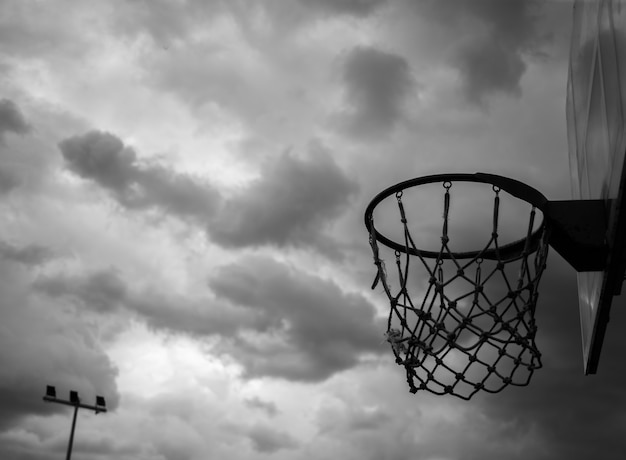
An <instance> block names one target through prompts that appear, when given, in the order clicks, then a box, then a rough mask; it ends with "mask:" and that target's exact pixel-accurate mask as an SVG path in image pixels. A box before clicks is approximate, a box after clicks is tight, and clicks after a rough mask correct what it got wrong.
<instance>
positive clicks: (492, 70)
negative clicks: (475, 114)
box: [416, 0, 547, 105]
mask: <svg viewBox="0 0 626 460" xmlns="http://www.w3.org/2000/svg"><path fill="white" fill-rule="evenodd" d="M416 6H417V8H418V9H419V11H420V12H422V13H424V14H426V15H427V16H428V17H432V18H434V19H436V20H437V21H439V22H441V23H442V24H444V25H445V26H447V27H449V28H450V29H451V30H452V29H457V30H459V31H464V29H466V28H468V27H470V28H471V29H470V32H469V33H466V32H463V33H461V34H460V36H463V37H464V38H463V41H462V42H461V43H460V46H459V48H458V49H457V51H456V53H454V57H453V60H452V64H453V65H454V66H455V67H456V68H457V69H458V70H459V71H460V73H461V76H462V78H463V91H464V94H465V96H466V98H467V100H468V101H469V102H471V103H474V104H478V105H483V104H485V98H486V97H488V96H489V95H490V94H493V93H498V92H500V93H506V94H512V95H519V94H520V92H521V87H520V81H521V78H522V75H523V74H524V72H525V71H526V62H525V59H526V58H527V57H529V56H530V55H532V54H536V53H537V51H538V49H539V46H540V45H541V44H542V43H544V42H545V41H546V38H547V36H546V35H540V34H539V32H538V28H537V22H538V18H539V15H538V14H537V13H538V8H539V7H540V5H539V4H538V2H536V1H533V0H510V1H501V0H475V1H465V0H449V1H427V2H420V3H419V4H417V3H416Z"/></svg>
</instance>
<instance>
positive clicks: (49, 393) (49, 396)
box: [43, 385, 107, 460]
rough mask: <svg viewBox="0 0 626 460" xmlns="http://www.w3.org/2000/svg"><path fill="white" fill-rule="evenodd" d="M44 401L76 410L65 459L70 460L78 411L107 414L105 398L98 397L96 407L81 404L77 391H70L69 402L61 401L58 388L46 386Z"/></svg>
mask: <svg viewBox="0 0 626 460" xmlns="http://www.w3.org/2000/svg"><path fill="white" fill-rule="evenodd" d="M43 400H44V401H46V402H54V403H58V404H63V405H65V406H72V407H73V408H74V417H73V418H72V430H71V431H70V440H69V442H68V445H67V455H66V457H65V458H66V460H70V457H71V455H72V446H73V444H74V430H75V429H76V416H77V415H78V409H89V410H92V411H94V412H95V413H96V414H98V413H100V412H107V409H106V401H105V399H104V396H100V395H97V396H96V404H95V405H91V404H83V403H81V402H80V398H79V396H78V392H77V391H74V390H71V391H70V399H69V400H66V399H60V398H57V392H56V388H54V386H52V385H46V395H45V396H44V397H43Z"/></svg>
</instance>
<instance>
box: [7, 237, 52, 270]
mask: <svg viewBox="0 0 626 460" xmlns="http://www.w3.org/2000/svg"><path fill="white" fill-rule="evenodd" d="M52 257H53V253H52V251H51V250H50V249H48V248H46V247H44V246H38V245H33V244H31V245H27V246H21V247H18V246H14V245H12V244H9V243H7V242H6V241H0V258H3V259H7V260H11V261H13V262H19V263H21V264H24V265H27V266H33V265H40V264H43V263H45V262H47V261H49V260H50V259H51V258H52Z"/></svg>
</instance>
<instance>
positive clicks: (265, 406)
mask: <svg viewBox="0 0 626 460" xmlns="http://www.w3.org/2000/svg"><path fill="white" fill-rule="evenodd" d="M244 404H245V405H246V406H248V407H250V408H252V409H258V410H261V411H263V412H265V413H266V414H267V415H269V416H270V417H274V416H275V415H276V414H278V409H277V408H276V404H274V403H273V402H271V401H264V400H263V399H260V398H257V397H253V398H249V399H246V400H244Z"/></svg>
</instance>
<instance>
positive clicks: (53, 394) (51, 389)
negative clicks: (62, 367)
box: [46, 385, 57, 398]
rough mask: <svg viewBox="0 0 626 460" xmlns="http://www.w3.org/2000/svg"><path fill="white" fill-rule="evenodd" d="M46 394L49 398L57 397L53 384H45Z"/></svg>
mask: <svg viewBox="0 0 626 460" xmlns="http://www.w3.org/2000/svg"><path fill="white" fill-rule="evenodd" d="M46 396H47V397H49V398H56V397H57V390H56V388H54V386H52V385H47V386H46Z"/></svg>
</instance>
